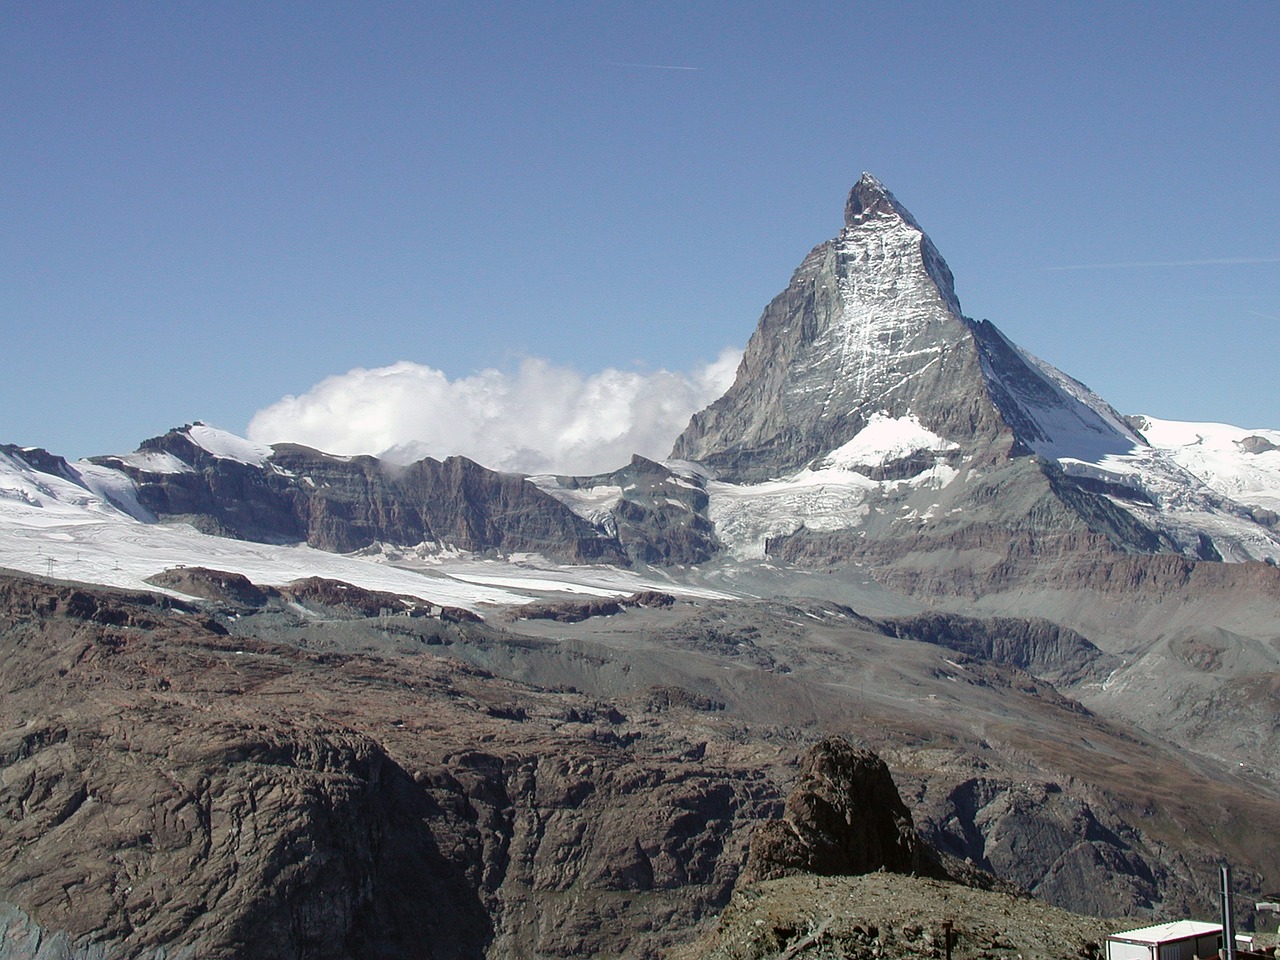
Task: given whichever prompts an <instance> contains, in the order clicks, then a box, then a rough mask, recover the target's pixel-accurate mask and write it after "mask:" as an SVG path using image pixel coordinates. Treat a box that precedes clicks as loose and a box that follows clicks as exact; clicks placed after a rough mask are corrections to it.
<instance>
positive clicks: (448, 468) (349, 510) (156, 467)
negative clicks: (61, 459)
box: [95, 427, 629, 565]
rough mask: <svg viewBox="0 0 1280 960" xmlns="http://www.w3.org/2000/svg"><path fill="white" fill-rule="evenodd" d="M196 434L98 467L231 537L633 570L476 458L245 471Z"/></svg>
mask: <svg viewBox="0 0 1280 960" xmlns="http://www.w3.org/2000/svg"><path fill="white" fill-rule="evenodd" d="M190 430H191V428H190V427H185V428H182V429H177V430H171V431H169V433H167V434H165V435H164V436H163V437H156V438H154V439H151V440H147V441H145V442H144V443H143V444H142V445H141V446H140V447H139V449H138V453H137V454H135V455H133V456H132V457H126V458H122V457H98V458H95V462H97V463H99V464H102V465H104V466H109V467H113V468H115V469H118V470H120V471H121V472H123V473H124V474H126V475H127V476H128V477H129V478H130V479H132V480H133V481H134V483H135V484H136V485H137V487H138V502H139V503H140V504H141V505H142V506H143V507H144V508H146V509H147V510H150V511H151V512H152V513H154V514H155V515H156V516H158V517H163V518H171V519H182V520H188V521H190V522H191V523H193V524H194V525H195V526H196V527H197V528H198V529H200V530H203V531H204V532H206V533H211V534H216V535H221V536H230V537H236V538H238V539H243V540H257V541H262V542H266V543H291V542H299V541H304V542H306V543H308V544H310V545H311V546H313V547H317V548H319V549H321V550H330V551H334V552H339V553H347V552H351V551H354V550H359V549H362V548H364V547H368V546H370V545H372V544H374V543H377V542H384V543H391V544H398V545H403V546H415V545H417V544H420V543H429V544H448V545H450V546H452V547H455V548H457V549H459V550H466V551H471V552H478V553H483V552H485V551H498V552H502V553H511V552H531V553H540V554H543V555H545V556H548V557H555V558H559V559H563V560H568V561H572V562H605V563H620V564H624V565H625V564H627V563H629V560H628V558H627V555H626V553H625V552H624V550H623V549H622V547H621V545H620V544H619V543H618V542H617V540H616V539H613V538H611V537H608V536H606V535H604V534H602V533H601V531H599V530H596V529H595V528H594V527H593V526H592V525H591V524H589V523H588V522H587V521H585V520H583V519H582V518H581V517H579V516H577V515H575V514H574V513H573V512H572V511H571V510H570V509H569V508H568V507H566V506H565V505H564V504H562V503H560V502H559V501H557V500H556V499H555V498H553V497H550V496H548V495H546V494H545V493H543V492H542V491H541V490H539V489H538V488H537V487H536V486H534V485H533V484H531V483H529V482H528V481H527V480H526V479H525V478H524V477H522V476H518V475H514V474H502V473H497V472H495V471H493V470H488V469H486V468H484V467H482V466H480V465H479V464H477V463H475V462H473V461H471V460H468V459H466V458H465V457H450V458H448V459H447V460H444V461H438V460H431V459H426V460H420V461H418V462H417V463H413V464H410V465H408V466H398V465H394V464H389V463H384V462H382V461H380V460H377V459H375V458H374V457H334V456H329V455H328V454H324V453H320V452H319V451H316V450H312V449H310V448H307V447H301V446H297V445H295V444H277V445H276V446H275V448H274V449H273V452H272V453H271V455H270V457H269V458H266V459H264V460H263V462H262V463H245V462H241V461H239V460H235V459H231V458H228V457H221V456H217V455H215V454H213V453H210V452H209V451H208V450H206V449H204V448H203V447H202V446H200V445H199V444H198V443H196V442H194V441H193V440H192V439H191V436H190Z"/></svg>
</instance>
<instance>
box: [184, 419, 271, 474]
mask: <svg viewBox="0 0 1280 960" xmlns="http://www.w3.org/2000/svg"><path fill="white" fill-rule="evenodd" d="M187 436H189V437H190V438H191V442H192V443H194V444H195V445H196V446H198V447H200V448H201V449H202V450H204V451H205V452H206V453H210V454H212V455H213V456H215V457H217V458H218V459H220V460H234V461H236V462H237V463H243V464H247V465H248V466H250V467H261V466H264V465H265V464H266V462H267V460H269V459H270V458H271V448H270V447H268V446H267V445H266V444H265V443H254V442H253V441H252V440H246V439H245V438H244V437H237V436H236V435H235V434H234V433H228V432H227V431H226V430H219V429H218V428H217V427H210V426H208V425H206V424H203V423H197V424H195V425H194V426H192V427H189V428H188V429H187Z"/></svg>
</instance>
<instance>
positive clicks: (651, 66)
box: [610, 60, 702, 70]
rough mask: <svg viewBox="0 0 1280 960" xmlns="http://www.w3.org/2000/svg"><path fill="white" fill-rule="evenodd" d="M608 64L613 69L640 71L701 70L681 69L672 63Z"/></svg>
mask: <svg viewBox="0 0 1280 960" xmlns="http://www.w3.org/2000/svg"><path fill="white" fill-rule="evenodd" d="M610 63H611V64H612V65H613V66H615V67H639V68H640V69H642V70H701V69H702V68H701V67H682V66H679V65H677V64H672V63H624V62H621V61H617V60H611V61H610Z"/></svg>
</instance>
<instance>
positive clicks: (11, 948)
mask: <svg viewBox="0 0 1280 960" xmlns="http://www.w3.org/2000/svg"><path fill="white" fill-rule="evenodd" d="M282 609H286V608H283V607H282ZM279 615H283V614H279ZM402 619H403V622H404V623H405V624H412V625H416V626H417V627H418V628H420V632H418V633H415V634H413V636H414V637H415V639H414V640H413V641H412V643H411V644H407V645H405V646H403V647H402V649H401V652H399V653H396V652H394V651H393V650H387V651H386V652H384V653H382V654H368V653H366V654H357V653H342V652H338V651H336V650H333V649H330V650H329V651H327V652H324V653H320V652H316V651H313V650H308V649H305V648H304V647H300V646H298V645H295V644H282V643H278V642H273V641H269V640H264V639H262V638H260V637H257V636H250V635H239V636H237V635H233V634H231V633H229V631H228V629H227V628H226V627H225V626H223V625H222V624H221V623H220V622H219V621H218V620H217V619H215V618H211V617H209V616H208V615H206V614H204V613H202V612H201V611H200V610H199V609H198V608H197V607H195V606H193V605H192V604H187V603H184V602H182V601H174V600H170V599H165V598H159V597H155V596H150V595H146V594H130V593H123V592H118V591H117V592H110V591H92V590H84V589H78V588H75V587H70V586H63V585H47V584H43V583H38V582H34V581H31V580H24V579H17V578H12V577H3V578H0V719H2V721H3V731H4V733H3V735H0V956H3V957H5V958H6V960H11V958H24V960H25V958H32V960H34V958H37V957H38V958H40V960H71V958H77V960H79V958H102V957H123V956H129V957H154V958H162V957H164V958H169V960H172V958H175V957H192V958H195V957H200V958H215V957H226V958H231V957H235V958H249V957H264V958H266V957H272V958H279V957H299V958H301V957H335V958H336V957H370V956H396V957H472V958H475V957H481V956H485V955H490V956H495V957H497V956H502V957H550V956H596V955H601V954H610V955H626V956H637V957H639V956H650V955H652V954H653V952H654V950H655V949H656V948H657V946H659V945H661V944H664V943H669V942H671V941H672V939H673V938H674V937H675V936H677V935H678V934H679V933H680V932H681V931H684V930H687V929H689V928H690V927H691V926H692V925H694V924H696V923H697V922H698V921H699V920H700V919H701V918H702V917H704V916H705V915H706V914H708V913H709V912H710V911H713V910H715V909H717V908H718V907H719V906H720V905H722V904H723V903H724V902H725V901H726V900H727V898H728V895H729V891H730V889H731V887H732V884H733V879H734V877H735V876H736V873H737V870H738V868H739V865H740V864H741V862H742V860H743V858H744V857H745V847H746V843H747V834H746V831H745V830H744V829H742V827H743V825H744V824H746V823H750V822H752V821H753V820H755V819H757V818H759V817H760V816H762V815H766V814H768V813H771V812H772V811H774V810H775V809H776V808H777V803H778V801H777V790H776V787H775V786H773V785H772V783H771V782H770V779H769V777H768V764H767V763H766V764H763V765H762V764H761V763H760V762H759V757H758V756H756V755H755V754H754V751H753V749H752V748H750V747H744V746H741V745H739V746H735V745H734V744H733V743H732V742H731V741H730V740H728V739H727V738H726V737H724V736H723V734H717V733H716V732H715V728H714V725H713V726H712V727H710V728H707V729H706V730H705V736H704V735H703V734H704V730H703V727H704V724H702V723H701V722H700V719H699V718H700V716H701V714H700V713H699V709H700V708H699V707H698V706H697V701H696V699H694V698H690V702H691V703H693V704H694V705H693V706H685V705H683V704H682V703H681V702H680V701H679V699H678V698H675V697H672V696H668V697H666V698H665V699H664V700H663V701H662V703H661V705H660V706H655V707H654V708H653V710H654V711H655V712H652V713H646V708H645V706H644V704H645V703H647V702H648V700H647V698H646V697H641V698H640V700H639V701H637V702H635V703H634V704H631V703H622V704H619V705H615V704H614V703H609V702H600V701H597V700H594V699H592V698H590V697H588V696H583V695H581V694H573V693H569V692H554V691H550V690H545V689H536V688H531V687H528V686H523V685H517V684H512V683H510V682H507V681H503V680H500V679H498V678H496V677H494V676H493V675H492V674H487V673H484V672H483V671H479V670H477V669H474V668H470V667H466V666H463V665H461V664H459V663H458V662H457V661H447V660H442V659H440V658H438V657H436V656H433V655H431V654H430V653H429V652H427V651H430V650H431V649H433V648H436V649H438V648H439V647H440V645H441V644H449V643H454V642H457V641H459V640H460V639H461V638H462V637H463V636H464V634H463V633H460V632H459V630H460V629H461V628H460V627H458V626H456V625H450V624H448V623H446V622H444V621H441V620H438V619H437V620H434V621H432V620H431V618H429V617H427V618H409V617H405V618H402ZM331 622H332V623H335V624H336V623H339V622H342V623H350V622H353V621H350V620H347V621H331ZM375 622H377V621H375ZM655 703H656V701H655ZM619 706H622V707H623V708H625V710H626V713H624V712H623V711H622V710H621V709H619ZM628 715H631V716H630V717H629V716H628ZM708 737H709V739H710V741H711V742H710V743H708Z"/></svg>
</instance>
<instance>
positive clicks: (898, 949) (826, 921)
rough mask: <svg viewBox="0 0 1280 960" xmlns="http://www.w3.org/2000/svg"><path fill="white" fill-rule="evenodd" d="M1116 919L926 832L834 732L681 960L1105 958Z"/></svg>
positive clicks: (870, 756)
mask: <svg viewBox="0 0 1280 960" xmlns="http://www.w3.org/2000/svg"><path fill="white" fill-rule="evenodd" d="M1111 926H1112V922H1111V921H1108V920H1100V919H1098V918H1094V917H1084V916H1080V915H1078V914H1072V913H1068V912H1066V911H1064V910H1059V909H1055V908H1053V907H1050V906H1048V905H1047V904H1044V903H1040V902H1036V901H1034V900H1032V899H1031V898H1030V897H1028V896H1027V895H1026V894H1025V893H1023V892H1021V891H1019V890H1018V889H1017V888H1016V887H1014V886H1013V885H1011V884H1007V883H1002V882H1001V881H1000V880H999V879H997V878H996V877H994V876H992V875H990V874H987V873H983V872H982V871H980V870H977V869H975V868H973V867H972V866H971V865H970V864H968V863H964V862H961V861H958V860H956V859H954V858H948V857H946V855H945V854H942V853H940V852H939V851H937V850H934V849H933V848H931V847H930V846H929V845H928V844H927V843H925V842H924V841H923V840H922V839H921V837H920V836H919V835H918V834H917V833H916V832H915V829H914V826H913V824H912V820H911V814H910V812H909V811H908V810H907V807H906V805H905V804H904V803H903V802H902V798H901V797H900V796H899V794H898V790H897V788H896V786H895V785H894V782H893V778H892V776H891V775H890V774H889V770H888V768H887V767H886V766H885V764H884V762H883V761H882V760H881V759H880V758H879V757H877V756H876V755H875V754H874V753H871V752H870V751H866V750H856V749H855V748H853V747H852V746H851V745H850V744H849V743H848V742H847V741H845V740H842V739H839V738H830V739H827V740H823V741H821V742H820V743H817V744H815V745H814V746H813V747H811V748H809V750H807V751H806V752H805V755H804V756H803V757H802V758H801V761H800V777H799V780H798V781H797V783H796V785H795V787H794V788H793V789H792V792H791V794H790V796H788V797H787V802H786V808H785V812H784V815H783V817H782V818H780V819H776V820H770V821H767V822H765V823H763V824H761V825H760V826H758V827H757V828H756V832H755V835H754V836H753V837H752V841H751V852H750V859H749V860H748V863H747V868H746V870H745V871H744V872H743V874H742V876H741V877H740V878H739V884H738V887H737V889H736V890H735V891H734V896H733V901H732V902H731V903H730V905H729V907H728V908H727V909H726V910H725V911H724V913H723V914H722V915H721V917H720V918H719V920H718V921H717V923H716V924H715V926H714V927H713V928H712V929H711V930H710V931H708V932H707V933H706V934H705V935H703V936H702V937H701V938H699V939H698V940H697V941H695V942H693V943H691V944H688V945H685V946H682V947H679V948H677V949H676V950H675V951H674V952H673V953H672V954H670V957H671V958H672V960H731V958H732V960H763V958H766V957H779V956H782V957H806V956H808V957H838V958H845V960H863V958H865V960H872V958H885V957H889V958H895V957H903V958H905V957H932V958H938V960H941V958H943V957H949V958H977V957H982V958H991V957H996V956H1012V955H1015V954H1016V955H1018V956H1021V957H1037V958H1038V957H1044V958H1050V957H1054V958H1057V957H1080V958H1096V957H1099V956H1101V955H1102V952H1103V951H1102V940H1103V937H1104V936H1105V935H1106V933H1108V932H1111Z"/></svg>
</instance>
